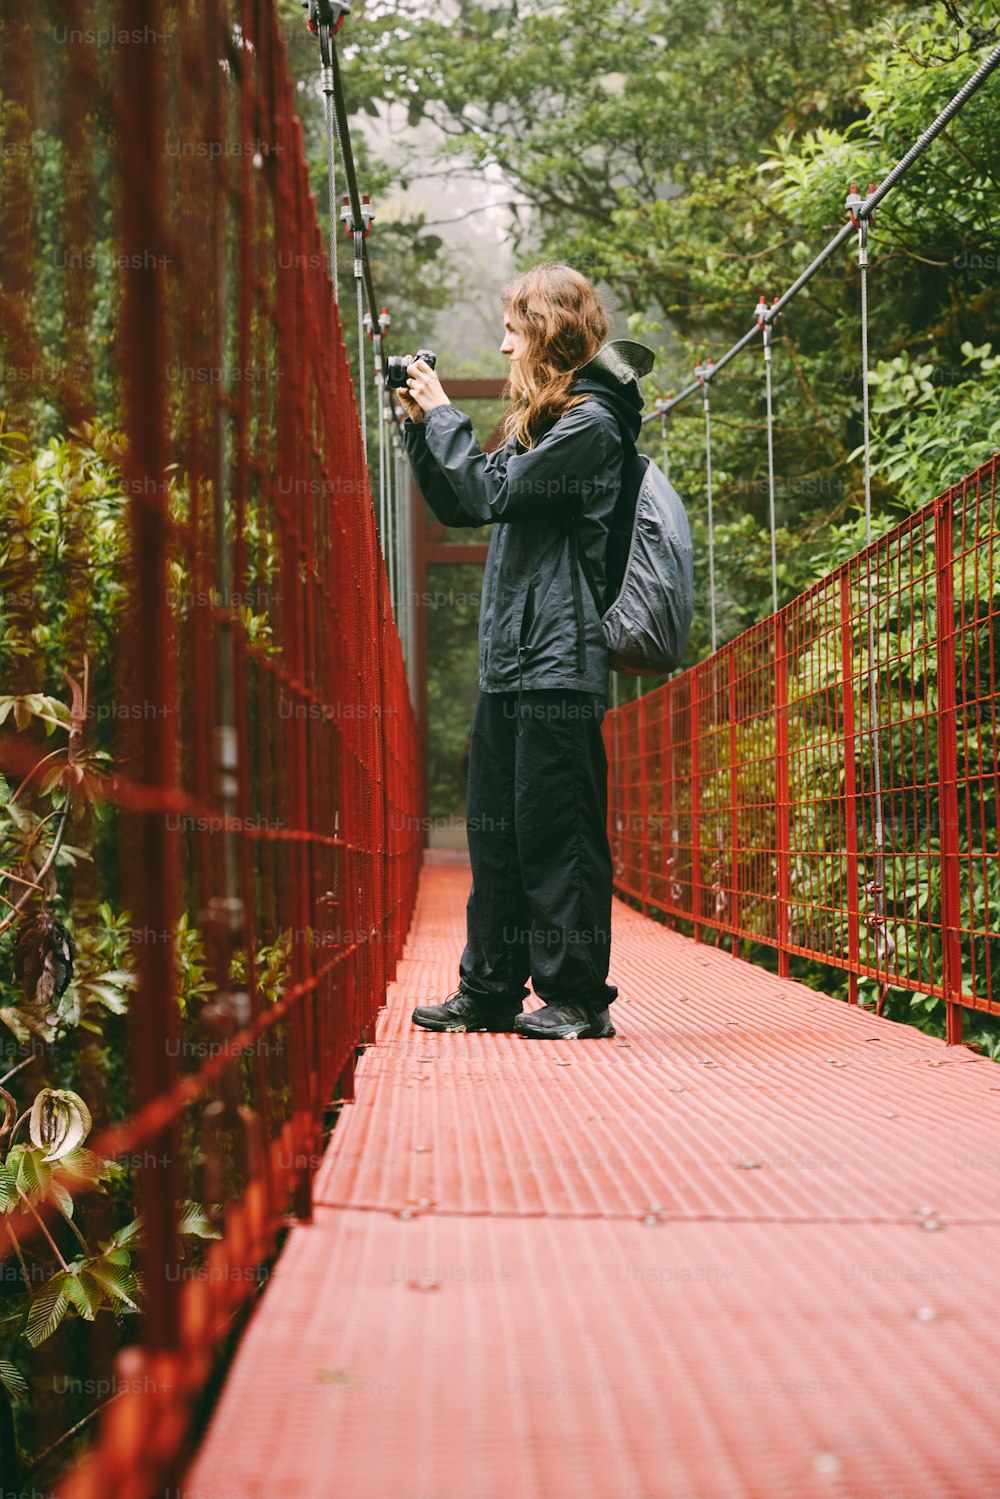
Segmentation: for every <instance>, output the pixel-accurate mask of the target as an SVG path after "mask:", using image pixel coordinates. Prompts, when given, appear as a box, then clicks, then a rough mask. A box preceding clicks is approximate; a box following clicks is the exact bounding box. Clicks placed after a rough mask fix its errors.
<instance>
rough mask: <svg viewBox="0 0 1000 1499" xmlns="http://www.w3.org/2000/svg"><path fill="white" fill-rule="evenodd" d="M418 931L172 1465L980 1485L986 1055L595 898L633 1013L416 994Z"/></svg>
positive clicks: (851, 1492)
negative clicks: (574, 1016) (566, 1032)
mask: <svg viewBox="0 0 1000 1499" xmlns="http://www.w3.org/2000/svg"><path fill="white" fill-rule="evenodd" d="M468 885H469V869H468V865H467V863H465V862H464V861H462V860H461V859H456V858H455V857H454V856H449V855H446V854H431V855H428V856H427V862H426V863H425V866H424V869H423V872H422V876H421V885H420V893H419V898H418V903H417V909H416V914H415V918H414V924H413V929H412V931H411V935H410V939H409V942H408V945H407V948H406V954H405V957H404V959H403V960H402V962H401V963H400V966H399V970H398V978H397V982H396V983H395V984H394V985H393V986H392V987H391V989H390V993H389V1005H388V1009H387V1010H386V1011H385V1012H384V1013H383V1015H382V1017H381V1019H380V1023H379V1030H378V1045H377V1046H375V1047H374V1048H372V1049H370V1050H369V1051H368V1052H367V1053H366V1054H365V1056H364V1058H363V1059H362V1061H361V1063H360V1064H359V1067H358V1074H357V1101H356V1103H355V1104H353V1105H352V1106H351V1107H350V1108H348V1109H345V1111H344V1114H343V1117H342V1119H341V1122H340V1123H339V1125H338V1127H337V1129H336V1130H335V1132H334V1135H333V1139H332V1143H331V1145H330V1148H329V1149H328V1151H327V1153H326V1156H325V1157H324V1160H323V1163H322V1167H321V1169H320V1173H319V1176H318V1179H317V1183H316V1199H317V1208H316V1218H315V1222H314V1223H313V1224H312V1225H310V1226H302V1227H298V1228H295V1229H294V1230H293V1231H292V1233H291V1235H290V1237H289V1239H288V1241H287V1244H286V1247H285V1249H284V1251H283V1253H282V1255H281V1257H280V1259H279V1261H278V1263H277V1266H276V1268H275V1272H274V1275H273V1277H272V1280H271V1284H270V1285H269V1287H268V1289H267V1291H266V1292H265V1294H264V1296H263V1298H262V1301H261V1303H260V1305H259V1307H258V1309H257V1311H256V1313H255V1316H254V1318H253V1320H252V1322H251V1324H250V1327H249V1330H248V1332H247V1334H246V1336H245V1338H244V1340H243V1342H242V1344H241V1347H240V1349H239V1352H238V1355H237V1357H236V1360H235V1363H234V1365H233V1367H232V1369H231V1371H230V1374H229V1377H228V1380H227V1383H226V1385H225V1388H224V1390H223V1393H222V1396H221V1398H220V1401H219V1405H218V1408H217V1410H216V1412H215V1415H214V1418H213V1421H212V1424H211V1426H210V1428H209V1431H208V1435H207V1438H206V1440H205V1442H204V1444H203V1446H202V1449H201V1451H200V1453H199V1454H198V1456H197V1459H196V1461H195V1462H194V1464H193V1466H192V1468H191V1471H190V1473H189V1476H188V1479H187V1482H186V1484H185V1486H184V1488H183V1490H182V1493H183V1495H184V1499H321V1496H322V1499H331V1496H352V1499H353V1496H355V1495H366V1496H371V1499H390V1496H391V1499H550V1496H551V1499H555V1496H560V1499H561V1496H563V1495H573V1496H575V1499H811V1496H823V1499H834V1496H835V1499H965V1496H969V1499H973V1496H975V1499H982V1496H983V1495H985V1494H990V1493H997V1492H1000V1449H998V1447H997V1443H996V1438H995V1432H994V1420H993V1417H994V1414H995V1410H996V1401H997V1397H998V1395H1000V1325H998V1322H997V1318H996V1316H995V1314H994V1295H993V1291H994V1283H995V1273H994V1267H995V1265H996V1264H997V1263H998V1262H1000V1200H998V1186H1000V1133H998V1131H997V1128H996V1121H997V1115H998V1104H1000V1069H998V1067H997V1066H996V1065H995V1064H994V1063H993V1062H990V1061H988V1060H986V1059H984V1058H981V1057H977V1056H975V1055H973V1054H972V1053H970V1052H968V1051H964V1050H961V1049H953V1050H951V1051H949V1050H947V1049H946V1048H945V1046H944V1044H943V1043H942V1042H939V1041H936V1040H933V1039H931V1038H929V1037H925V1036H922V1035H920V1034H919V1033H918V1032H916V1031H914V1030H911V1029H909V1028H908V1027H903V1026H898V1025H894V1024H892V1023H891V1022H889V1021H883V1020H878V1019H876V1018H874V1017H873V1016H872V1015H870V1014H867V1013H865V1012H862V1011H858V1010H853V1009H850V1008H848V1007H847V1006H846V1005H843V1004H841V1003H840V1002H838V1001H836V1000H832V999H828V998H826V997H824V996H823V995H820V994H816V993H815V992H814V991H812V990H810V989H807V988H805V987H803V986H801V985H798V984H794V983H787V982H783V981H781V980H778V979H776V978H774V977H773V976H772V975H770V974H768V973H765V972H763V971H762V970H759V969H756V968H753V967H751V966H749V965H747V964H744V963H741V962H738V961H736V960H734V959H733V958H732V957H730V956H729V955H728V954H727V953H724V952H721V951H718V950H716V949H714V948H709V947H705V946H699V945H697V944H695V943H693V942H691V941H689V940H687V939H686V938H683V937H680V936H677V935H676V934H674V933H672V932H669V931H666V930H665V929H664V928H662V927H660V926H659V925H657V924H655V923H654V922H652V921H650V920H648V919H646V918H644V917H642V916H640V915H638V914H637V913H636V912H634V911H632V910H631V909H629V908H628V907H626V906H624V905H622V904H619V903H616V905H615V916H614V920H615V927H614V947H613V961H612V977H613V978H614V980H615V982H616V983H617V984H618V985H619V988H620V990H621V998H620V999H619V1000H618V1002H617V1003H616V1005H615V1006H614V1010H613V1013H614V1014H615V1017H616V1023H617V1026H618V1035H617V1036H616V1037H615V1038H614V1039H613V1040H609V1041H597V1042H595V1041H583V1042H561V1043H550V1042H528V1041H522V1040H521V1039H519V1038H517V1037H510V1036H497V1037H494V1036H486V1035H474V1036H439V1035H433V1034H430V1033H427V1032H422V1031H417V1030H415V1029H414V1028H412V1027H411V1025H410V1022H409V1012H410V1009H411V1007H412V1005H413V1003H414V1002H415V1001H416V1000H417V999H418V998H425V997H428V996H433V995H438V996H441V997H443V996H444V995H445V994H447V993H448V992H450V991H451V990H452V989H453V988H454V986H455V983H456V982H457V966H458V956H459V953H460V951H461V946H462V942H463V940H464V924H465V900H466V896H467V893H468Z"/></svg>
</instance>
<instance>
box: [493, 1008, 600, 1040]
mask: <svg viewBox="0 0 1000 1499" xmlns="http://www.w3.org/2000/svg"><path fill="white" fill-rule="evenodd" d="M514 1030H515V1031H516V1032H517V1034H518V1035H519V1036H527V1037H528V1038H529V1039H530V1040H538V1041H543V1040H544V1041H577V1040H582V1039H583V1038H584V1037H585V1036H589V1037H593V1038H594V1039H599V1038H603V1037H605V1036H613V1035H614V1034H615V1028H614V1026H613V1025H612V1024H611V1017H610V1015H609V1014H608V1012H607V1010H592V1009H591V1007H590V1006H589V1005H571V1004H558V1005H546V1006H545V1007H544V1009H541V1010H532V1011H530V1012H529V1013H528V1014H527V1015H518V1017H517V1019H516V1020H515V1021H514Z"/></svg>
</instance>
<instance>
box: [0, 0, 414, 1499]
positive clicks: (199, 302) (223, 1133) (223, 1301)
mask: <svg viewBox="0 0 1000 1499" xmlns="http://www.w3.org/2000/svg"><path fill="white" fill-rule="evenodd" d="M3 32H4V34H3V43H4V47H3V54H4V76H3V80H2V99H0V110H2V127H3V140H4V152H3V163H2V166H3V178H2V187H0V243H2V252H3V277H2V293H0V337H2V341H3V361H4V362H3V371H2V377H0V379H2V397H3V400H2V404H3V408H4V410H5V422H4V430H5V433H6V434H7V435H6V436H5V437H4V446H3V450H2V453H0V524H2V530H3V543H2V551H0V582H2V586H3V593H2V597H0V671H2V678H0V694H2V695H3V699H4V702H3V710H2V722H0V774H2V776H3V780H2V782H0V792H2V795H0V869H2V871H3V878H0V893H2V895H3V896H4V898H5V902H6V904H5V905H4V906H3V907H2V909H0V919H2V918H3V915H4V913H5V912H6V913H10V914H12V913H11V903H14V902H16V901H17V900H18V899H19V897H20V896H21V895H22V894H23V893H24V892H26V891H29V889H30V885H31V883H34V884H37V885H39V886H41V887H42V888H40V889H37V890H31V892H30V893H31V901H30V905H29V907H28V908H27V909H26V910H25V911H22V912H19V913H17V916H16V919H15V920H13V921H11V922H9V923H8V926H7V928H6V930H5V931H4V932H3V933H2V934H0V1021H2V1022H3V1023H2V1024H0V1048H2V1049H0V1079H2V1080H3V1082H4V1086H5V1088H6V1090H7V1092H8V1093H9V1095H10V1102H11V1106H12V1107H13V1109H14V1111H15V1113H16V1114H17V1115H19V1116H20V1115H23V1114H24V1112H25V1111H26V1110H27V1109H28V1108H29V1106H30V1105H31V1103H32V1100H33V1099H34V1098H35V1096H36V1095H37V1094H38V1092H39V1090H41V1089H43V1088H45V1087H49V1088H56V1089H63V1090H68V1091H69V1092H70V1093H72V1094H75V1095H77V1096H78V1097H79V1098H82V1099H83V1100H84V1102H85V1103H86V1105H87V1108H88V1109H89V1111H90V1114H91V1115H92V1118H93V1130H92V1132H91V1133H90V1134H89V1135H88V1137H87V1139H86V1148H87V1150H89V1151H90V1152H91V1153H92V1154H91V1156H90V1157H89V1158H87V1159H88V1161H89V1166H88V1164H87V1161H84V1162H83V1163H82V1164H81V1161H80V1158H79V1154H78V1155H77V1157H76V1163H77V1166H78V1167H79V1169H80V1175H79V1176H78V1177H76V1178H73V1177H71V1175H70V1174H69V1173H68V1171H66V1170H60V1169H57V1168H52V1167H50V1166H46V1165H45V1163H44V1162H42V1161H41V1157H42V1155H43V1154H44V1153H45V1151H46V1150H47V1149H48V1146H47V1145H46V1146H44V1147H42V1148H39V1147H38V1143H37V1141H36V1140H35V1137H34V1134H33V1126H31V1125H30V1122H29V1121H28V1120H22V1124H19V1126H18V1133H17V1137H16V1140H12V1139H11V1138H10V1137H9V1135H7V1136H5V1135H4V1134H2V1133H0V1256H3V1257H4V1258H3V1259H2V1261H0V1263H2V1264H3V1268H4V1281H3V1286H2V1295H0V1361H2V1362H0V1371H3V1370H5V1371H6V1375H7V1380H8V1384H7V1390H8V1393H7V1395H2V1394H0V1468H2V1470H3V1479H4V1483H3V1487H4V1488H5V1489H14V1490H18V1491H19V1490H20V1489H21V1488H22V1487H26V1488H27V1489H28V1490H29V1491H30V1489H31V1488H32V1487H33V1486H34V1487H35V1488H37V1489H38V1490H39V1491H42V1490H45V1489H48V1488H50V1487H51V1485H52V1484H53V1483H55V1482H56V1481H57V1480H58V1478H59V1475H60V1473H61V1472H62V1471H63V1470H64V1469H65V1468H66V1467H67V1466H71V1467H72V1468H73V1476H72V1477H71V1478H69V1479H67V1480H64V1487H63V1489H62V1490H61V1492H65V1493H67V1494H72V1495H81V1496H82V1495H94V1496H100V1499H110V1496H115V1495H126V1494H128V1495H145V1494H149V1493H153V1492H163V1491H164V1489H165V1486H166V1485H168V1484H169V1483H170V1482H171V1481H173V1480H174V1479H175V1478H176V1476H177V1473H178V1471H179V1464H180V1462H181V1461H182V1458H183V1451H184V1440H185V1430H186V1427H187V1423H188V1420H189V1416H190V1411H191V1407H192V1402H193V1400H194V1397H196V1396H197V1394H198V1392H199V1391H200V1389H201V1388H202V1387H203V1385H204V1383H205V1381H206V1379H207V1378H208V1376H209V1374H210V1373H211V1370H212V1367H213V1358H214V1353H215V1349H216V1345H217V1344H218V1342H219V1339H220V1338H221V1337H222V1335H223V1334H224V1333H226V1331H227V1330H228V1329H229V1328H230V1327H231V1325H232V1324H233V1319H234V1317H235V1316H236V1315H237V1314H238V1313H239V1311H240V1309H241V1307H242V1306H244V1304H246V1303H247V1302H248V1301H249V1299H250V1298H251V1297H252V1295H253V1293H254V1292H255V1290H256V1289H257V1286H258V1279H259V1277H258V1275H257V1273H256V1272H255V1267H257V1266H258V1265H259V1264H260V1263H261V1262H262V1261H265V1260H266V1259H267V1258H268V1256H269V1255H270V1254H271V1252H272V1251H273V1249H274V1247H275V1244H276V1240H277V1236H278V1234H279V1232H280V1230H281V1227H282V1224H283V1222H284V1220H285V1218H286V1216H287V1214H288V1212H289V1209H290V1208H292V1207H294V1209H295V1210H296V1211H297V1212H298V1213H299V1214H300V1215H308V1213H309V1209H310V1183H311V1176H312V1173H313V1170H314V1167H315V1165H316V1163H317V1158H318V1154H319V1152H320V1150H321V1148H322V1143H323V1133H324V1128H325V1127H327V1126H328V1125H329V1123H330V1121H331V1118H332V1115H331V1114H330V1112H329V1110H330V1108H331V1106H333V1107H335V1106H336V1105H337V1103H338V1102H339V1101H342V1100H345V1099H349V1098H350V1096H351V1077H352V1069H353V1061H354V1056H355V1048H356V1046H357V1044H358V1043H359V1041H362V1040H363V1039H364V1038H365V1037H366V1036H368V1035H370V1034H371V1027H372V1022H373V1019H374V1016H375V1014H376V1012H377V1010H378V1007H379V1005H380V1004H381V1002H382V1000H383V996H384V992H385V987H386V984H387V982H388V981H389V979H390V978H391V977H392V976H393V973H394V968H395V962H396V958H397V955H398V954H399V952H400V950H401V947H402V943H403V940H404V937H405V934H406V930H407V926H408V923H409V919H410V915H411V911H412V906H413V901H414V897H415V890H416V881H417V875H418V869H419V863H420V858H421V844H422V835H421V828H422V826H423V820H422V818H421V817H420V815H419V814H420V811H421V807H420V803H419V798H420V789H419V788H420V784H421V778H420V775H419V773H418V764H417V760H416V739H415V732H414V722H413V716H412V712H411V707H410V701H409V695H408V690H407V683H406V675H405V670H404V662H403V658H402V653H401V648H400V643H399V638H398V635H397V633H396V629H395V625H394V622H393V619H392V614H391V609H390V600H389V590H388V584H387V578H386V572H385V568H384V565H383V559H382V555H381V552H380V548H379V541H378V536H377V533H376V524H375V515H374V511H373V507H372V502H371V497H370V493H369V487H368V478H367V474H366V470H365V460H364V453H363V450H362V445H361V438H360V432H359V426H358V418H357V412H356V409H355V401H354V391H353V386H352V382H351V378H350V373H349V369H348V363H347V358H346V354H345V348H344V343H343V339H342V336H341V327H340V322H339V318H338V314H337V308H336V305H335V304H334V301H333V296H332V289H331V284H330V281H329V277H328V274H327V269H326V265H327V257H326V253H325V249H324V245H323V242H322V239H321V235H320V231H319V228H318V224H317V219H316V213H315V206H314V203H313V201H312V198H311V196H310V190H309V176H308V169H307V166H306V162H305V159H304V153H303V131H302V126H301V124H300V122H299V120H298V118H297V117H296V112H295V109H296V105H295V97H296V96H295V91H294V86H293V84H292V82H291V80H290V77H289V71H288V67H287V59H286V52H285V42H284V40H283V37H282V33H281V31H280V29H279V27H278V24H277V20H276V15H275V10H274V7H273V5H272V4H271V3H270V0H244V3H239V0H237V3H235V4H234V5H233V7H232V8H231V9H228V10H227V8H226V7H224V6H216V5H207V6H203V5H199V4H195V3H193V0H177V3H174V4H162V5H160V4H157V3H155V0H150V3H142V4H140V3H139V0H127V3H122V4H119V5H118V6H117V7H114V8H112V7H110V6H106V5H104V4H101V3H88V0H76V3H73V4H67V5H61V6H51V7H47V6H45V5H41V6H29V5H27V4H23V3H14V4H11V5H10V6H8V8H7V12H6V14H5V19H4V22H3ZM11 434H15V435H11ZM17 434H19V435H17ZM64 672H66V673H68V674H69V675H70V676H71V677H73V678H74V679H75V680H76V681H77V682H78V683H79V684H80V686H81V688H82V687H83V686H84V682H85V679H86V689H87V699H86V703H84V702H83V700H82V698H80V699H79V700H78V701H77V703H76V710H77V711H76V721H75V727H73V730H72V732H70V729H71V724H70V720H69V712H68V710H69V708H70V705H71V695H70V690H69V684H68V683H67V680H66V677H65V676H64ZM46 756H48V757H49V758H47V759H45V758H44V757H46ZM49 772H54V776H53V775H49ZM67 795H69V799H70V805H71V815H68V817H67V819H63V818H62V808H63V806H64V804H65V799H66V797H67ZM11 803H12V804H13V805H11ZM54 842H57V843H58V849H57V851H56V857H55V863H54V865H53V867H52V870H51V871H50V872H48V873H44V872H42V866H43V864H44V856H45V855H46V853H47V852H49V851H51V849H52V846H53V843H54ZM26 882H28V883H26ZM43 905H44V906H45V908H46V910H47V912H48V914H49V915H50V916H52V917H54V918H56V919H57V920H58V922H59V923H61V926H62V927H63V928H65V930H66V931H68V932H69V933H71V935H72V938H73V940H74V942H75V946H76V960H75V961H76V980H75V983H74V985H73V986H71V987H70V989H68V990H67V991H66V993H65V995H63V996H58V995H53V994H52V993H51V992H43V991H44V985H43V986H42V987H41V988H40V987H39V984H40V983H41V982H42V981H41V980H40V979H39V977H38V969H37V967H36V968H33V967H32V959H31V956H30V954H29V955H28V957H27V958H25V956H24V954H25V952H26V951H27V948H28V947H30V946H31V942H34V944H35V947H36V948H37V949H38V954H37V955H38V957H39V960H40V961H41V960H43V959H44V944H45V942H46V941H47V940H48V941H51V940H52V939H51V935H50V937H49V938H46V936H45V933H44V931H43V930H42V928H41V927H39V926H38V925H37V924H36V926H35V927H34V928H32V929H31V930H28V928H29V923H30V922H31V921H33V920H36V918H37V917H38V915H39V912H40V911H41V908H42V906H43ZM26 932H27V937H26V936H25V933H26ZM28 938H30V939H31V940H30V941H28ZM22 939H23V941H22ZM18 951H20V954H21V955H20V957H19V956H18ZM25 964H27V967H25ZM57 1010H58V1013H57ZM119 1011H127V1014H124V1015H122V1014H119ZM123 1052H124V1053H125V1054H126V1055H127V1066H126V1065H125V1064H124V1063H123V1060H122V1055H123ZM75 1107H76V1106H75V1105H73V1108H75ZM3 1110H4V1104H3V1102H2V1101H0V1125H2V1123H3V1117H4V1116H3ZM70 1112H72V1109H70ZM12 1122H13V1116H11V1117H10V1118H9V1119H8V1125H10V1124H11V1123H12ZM102 1161H110V1162H112V1163H113V1167H114V1170H113V1174H112V1175H107V1174H106V1175H105V1179H104V1180H103V1182H101V1183H99V1184H95V1183H94V1182H93V1181H92V1180H91V1178H92V1176H93V1175H94V1174H95V1172H96V1169H97V1168H98V1167H99V1165H100V1163H101V1162H102ZM32 1171H35V1176H34V1178H32V1177H31V1175H30V1173H31V1172H32ZM18 1173H20V1174H18ZM71 1211H72V1214H73V1222H72V1223H70V1222H69V1215H70V1212H71ZM137 1213H141V1217H142V1225H141V1232H140V1233H138V1234H132V1233H130V1231H128V1230H127V1229H126V1225H128V1224H129V1223H131V1222H132V1220H133V1219H134V1217H135V1215H136V1214H137ZM115 1234H118V1235H119V1238H120V1243H119V1244H117V1245H116V1244H115V1242H114V1240H113V1236H114V1235H115ZM136 1269H139V1270H141V1273H142V1286H141V1291H140V1289H139V1288H138V1287H137V1283H136V1282H135V1281H134V1280H133V1279H132V1278H131V1276H132V1273H133V1272H134V1271H135V1270H136ZM116 1278H117V1285H118V1289H119V1290H120V1291H121V1292H122V1293H123V1295H118V1294H117V1293H116V1292H115V1291H114V1286H113V1285H112V1282H114V1281H115V1280H116ZM123 1297H124V1299H123ZM46 1298H47V1300H46ZM133 1301H134V1302H137V1303H139V1304H140V1305H141V1308H142V1310H141V1315H139V1316H137V1315H135V1314H134V1313H133V1312H132V1309H131V1302H133ZM114 1306H117V1307H118V1309H119V1311H124V1313H125V1315H124V1316H123V1317H122V1319H121V1321H120V1324H118V1325H116V1321H115V1319H114V1318H112V1317H111V1316H110V1315H109V1311H110V1310H111V1309H112V1308H113V1307H114ZM46 1317H48V1318H49V1319H50V1322H51V1326H49V1325H46V1322H45V1318H46ZM25 1318H28V1319H29V1322H28V1323H26V1322H25ZM262 1377H266V1373H264V1372H262ZM20 1381H23V1382H24V1384H25V1385H26V1387H27V1394H26V1395H25V1394H24V1393H23V1391H22V1389H21V1386H20ZM104 1406H106V1407H107V1408H106V1409H104V1410H103V1411H102V1414H101V1417H100V1420H97V1419H96V1418H95V1416H94V1413H95V1411H98V1410H99V1409H100V1408H101V1407H104ZM11 1413H12V1415H13V1420H14V1422H15V1423H16V1427H17V1437H18V1440H17V1442H15V1440H14V1437H13V1432H12V1429H11V1426H10V1417H11ZM78 1422H79V1423H80V1426H79V1430H78V1431H76V1432H75V1433H74V1432H73V1431H72V1430H71V1429H72V1428H74V1427H75V1426H76V1424H77V1423H78ZM67 1433H69V1435H68V1436H67V1435H66V1434H67ZM88 1445H92V1451H91V1453H90V1455H89V1456H88V1457H86V1458H84V1456H83V1448H84V1447H86V1446H88ZM50 1448H51V1449H52V1450H51V1451H50V1450H49V1449H50Z"/></svg>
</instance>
